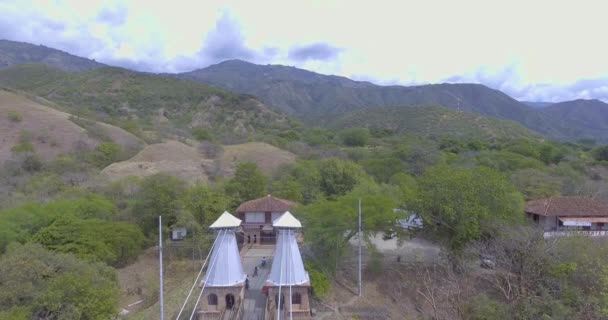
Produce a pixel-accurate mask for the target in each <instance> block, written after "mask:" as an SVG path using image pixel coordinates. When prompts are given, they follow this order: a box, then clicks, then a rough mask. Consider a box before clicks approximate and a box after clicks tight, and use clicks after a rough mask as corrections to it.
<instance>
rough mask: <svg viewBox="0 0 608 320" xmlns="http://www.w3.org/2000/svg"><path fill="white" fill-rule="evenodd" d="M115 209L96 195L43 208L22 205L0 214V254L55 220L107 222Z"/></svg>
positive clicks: (26, 239) (32, 204)
mask: <svg viewBox="0 0 608 320" xmlns="http://www.w3.org/2000/svg"><path fill="white" fill-rule="evenodd" d="M115 212H116V208H115V207H114V205H113V204H112V203H111V202H109V201H108V200H107V199H105V198H103V197H101V196H97V195H90V194H88V195H85V196H83V197H78V198H59V199H55V200H53V201H50V202H48V203H45V204H40V203H35V202H26V203H23V204H21V205H19V206H17V207H14V208H8V209H4V210H1V211H0V253H1V252H3V251H4V249H5V248H6V246H7V245H8V244H10V243H11V242H14V241H17V242H22V243H23V242H26V241H28V240H29V238H30V237H31V236H32V235H33V234H35V233H36V232H38V230H40V229H42V228H44V227H47V226H48V225H50V224H51V223H52V222H53V221H55V220H56V219H58V218H59V217H64V218H70V217H72V218H75V219H82V218H99V219H109V218H111V217H113V216H114V214H115Z"/></svg>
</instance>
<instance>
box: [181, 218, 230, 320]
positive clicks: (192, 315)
mask: <svg viewBox="0 0 608 320" xmlns="http://www.w3.org/2000/svg"><path fill="white" fill-rule="evenodd" d="M226 233H228V230H226V232H224V234H223V235H222V241H221V242H220V247H221V246H222V244H223V243H224V239H225V238H226ZM218 237H219V236H218ZM218 256H219V254H216V255H215V256H214V257H213V259H212V261H211V266H210V267H209V268H208V269H207V270H208V271H210V270H213V266H214V265H215V263H216V262H217V257H218ZM205 286H207V282H205V283H204V284H203V288H202V289H201V292H200V293H199V295H198V298H197V299H196V303H195V304H194V308H193V309H192V314H190V320H192V318H194V314H195V313H196V307H198V303H199V302H200V300H201V297H202V296H203V291H204V290H205Z"/></svg>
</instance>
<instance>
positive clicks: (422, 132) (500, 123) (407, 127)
mask: <svg viewBox="0 0 608 320" xmlns="http://www.w3.org/2000/svg"><path fill="white" fill-rule="evenodd" d="M328 126H329V127H331V128H335V129H343V128H350V127H367V128H369V129H370V130H372V131H376V130H389V131H390V132H395V133H399V134H408V135H416V136H422V137H427V138H443V137H446V138H462V139H481V140H502V139H509V138H529V139H539V138H540V135H539V134H538V133H536V132H534V131H532V130H530V129H527V128H525V127H523V126H522V125H521V124H519V123H517V122H514V121H509V120H501V119H497V118H493V117H486V116H482V115H479V114H475V113H471V112H459V111H454V110H451V109H448V108H446V107H438V106H417V107H377V108H369V109H362V110H357V111H352V112H349V113H347V114H344V115H341V116H338V117H335V118H334V119H332V120H331V121H329V123H328Z"/></svg>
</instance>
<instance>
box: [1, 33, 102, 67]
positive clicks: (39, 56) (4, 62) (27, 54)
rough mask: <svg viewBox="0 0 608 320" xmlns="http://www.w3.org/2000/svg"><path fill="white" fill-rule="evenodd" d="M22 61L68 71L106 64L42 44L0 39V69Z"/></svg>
mask: <svg viewBox="0 0 608 320" xmlns="http://www.w3.org/2000/svg"><path fill="white" fill-rule="evenodd" d="M23 63H41V64H45V65H48V66H51V67H56V68H59V69H62V70H64V71H70V72H74V71H85V70H90V69H95V68H100V67H104V66H106V65H105V64H103V63H99V62H97V61H95V60H91V59H87V58H83V57H79V56H76V55H73V54H71V53H69V52H65V51H61V50H58V49H54V48H49V47H46V46H43V45H34V44H31V43H27V42H18V41H11V40H4V39H0V69H2V68H7V67H10V66H12V65H15V64H23Z"/></svg>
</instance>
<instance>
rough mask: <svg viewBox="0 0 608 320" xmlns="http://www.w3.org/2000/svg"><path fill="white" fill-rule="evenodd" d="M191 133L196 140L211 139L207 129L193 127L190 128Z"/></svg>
mask: <svg viewBox="0 0 608 320" xmlns="http://www.w3.org/2000/svg"><path fill="white" fill-rule="evenodd" d="M192 135H193V136H194V138H195V139H196V140H198V141H205V140H211V138H212V137H211V133H210V132H209V130H207V129H202V128H194V129H193V130H192Z"/></svg>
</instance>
